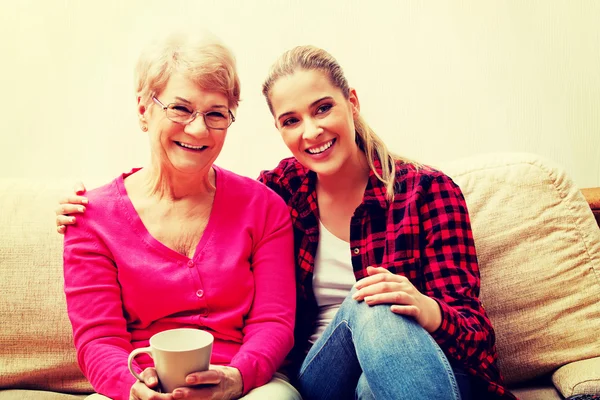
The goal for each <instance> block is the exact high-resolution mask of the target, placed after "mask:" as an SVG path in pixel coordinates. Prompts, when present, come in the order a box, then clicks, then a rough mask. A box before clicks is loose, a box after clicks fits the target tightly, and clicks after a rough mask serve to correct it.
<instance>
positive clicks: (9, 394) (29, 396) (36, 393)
mask: <svg viewBox="0 0 600 400" xmlns="http://www.w3.org/2000/svg"><path fill="white" fill-rule="evenodd" d="M86 396H87V395H72V394H65V393H55V392H45V391H41V390H0V400H84V399H85V398H86Z"/></svg>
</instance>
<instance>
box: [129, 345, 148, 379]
mask: <svg viewBox="0 0 600 400" xmlns="http://www.w3.org/2000/svg"><path fill="white" fill-rule="evenodd" d="M140 353H146V354H148V355H149V356H150V357H152V348H151V347H140V348H139V349H134V350H133V351H132V352H131V353H130V354H129V357H128V358H127V368H129V372H131V375H133V376H135V377H136V378H137V380H138V381H140V382H144V379H143V378H142V377H141V376H140V375H139V374H138V373H137V372H135V371H134V370H133V368H132V367H131V363H132V362H133V359H134V358H135V356H137V355H138V354H140Z"/></svg>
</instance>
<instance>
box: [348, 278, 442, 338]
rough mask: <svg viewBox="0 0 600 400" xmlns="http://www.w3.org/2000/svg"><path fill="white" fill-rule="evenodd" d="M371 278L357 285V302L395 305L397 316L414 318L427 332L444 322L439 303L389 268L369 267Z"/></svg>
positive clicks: (392, 308)
mask: <svg viewBox="0 0 600 400" xmlns="http://www.w3.org/2000/svg"><path fill="white" fill-rule="evenodd" d="M367 274H369V276H367V277H365V278H363V279H361V280H360V281H358V282H356V283H355V284H354V287H355V288H356V292H355V293H354V295H353V296H352V298H353V299H354V300H357V301H364V302H365V303H367V304H368V305H370V306H374V305H376V304H392V306H391V307H390V309H391V310H392V312H393V313H396V314H400V315H407V316H410V317H413V318H414V319H415V320H416V321H417V323H418V324H419V325H421V326H422V327H423V328H425V330H427V332H430V333H431V332H434V331H435V330H436V329H437V328H439V326H440V325H441V323H442V312H441V310H440V306H439V305H438V303H437V302H436V301H435V300H433V299H432V298H431V297H428V296H426V295H424V294H422V293H421V292H419V291H418V290H417V288H416V287H415V286H414V285H413V284H412V283H411V282H410V281H409V280H408V278H406V277H405V276H402V275H396V274H393V273H391V272H390V271H388V270H387V269H385V268H375V267H367Z"/></svg>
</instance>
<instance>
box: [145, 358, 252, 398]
mask: <svg viewBox="0 0 600 400" xmlns="http://www.w3.org/2000/svg"><path fill="white" fill-rule="evenodd" d="M146 371H148V374H149V375H148V376H147V377H146V376H144V375H143V374H142V377H143V378H144V382H148V379H147V378H150V377H154V378H156V377H157V375H156V370H154V368H147V369H146V370H145V371H144V372H146ZM185 380H186V382H187V383H188V384H189V385H190V386H189V387H180V388H177V389H175V390H174V391H173V393H170V394H167V395H161V396H167V397H151V398H149V397H140V398H139V399H140V400H141V399H144V400H145V399H152V400H154V399H156V400H159V399H160V400H162V399H190V400H209V399H210V400H233V399H238V398H240V397H242V392H243V389H244V388H243V383H242V374H240V371H239V370H238V369H237V368H233V367H224V366H220V365H211V366H210V369H209V370H208V371H202V372H194V373H192V374H189V375H188V376H187V377H186V378H185ZM140 383H141V382H140ZM141 384H142V385H144V384H143V383H141ZM134 386H135V385H134ZM144 386H145V385H144ZM155 394H156V393H155ZM133 399H135V400H138V398H137V397H134V398H133Z"/></svg>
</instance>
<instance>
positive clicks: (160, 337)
mask: <svg viewBox="0 0 600 400" xmlns="http://www.w3.org/2000/svg"><path fill="white" fill-rule="evenodd" d="M213 341H214V337H213V335H212V334H211V333H210V332H206V331H202V330H200V329H188V328H180V329H170V330H166V331H163V332H159V333H157V334H155V335H153V336H152V337H151V338H150V346H148V347H141V348H139V349H135V350H133V351H132V352H131V354H129V359H128V360H127V366H128V367H129V371H130V372H131V374H132V375H133V376H135V377H136V378H137V379H138V380H140V381H142V382H143V381H144V380H143V379H142V377H141V376H140V375H139V374H137V373H136V372H135V371H134V370H133V368H132V367H131V363H132V361H133V359H134V358H135V356H137V355H138V354H140V353H147V354H149V355H150V357H152V359H153V360H154V367H155V368H156V374H157V375H158V381H159V383H160V386H161V388H162V390H163V391H164V392H166V393H171V392H173V390H175V389H176V388H178V387H182V386H188V385H187V384H186V383H185V377H186V376H188V375H189V374H191V373H192V372H198V371H206V370H207V369H208V367H209V365H210V355H211V353H212V345H213Z"/></svg>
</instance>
